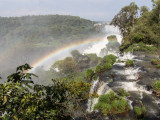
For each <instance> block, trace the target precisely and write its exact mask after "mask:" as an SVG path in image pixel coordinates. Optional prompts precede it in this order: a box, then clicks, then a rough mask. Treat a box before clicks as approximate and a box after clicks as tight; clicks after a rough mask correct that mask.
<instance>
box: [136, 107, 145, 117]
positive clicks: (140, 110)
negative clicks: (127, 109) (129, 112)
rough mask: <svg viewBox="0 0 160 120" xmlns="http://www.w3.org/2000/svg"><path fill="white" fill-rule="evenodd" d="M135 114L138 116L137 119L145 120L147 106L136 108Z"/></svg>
mask: <svg viewBox="0 0 160 120" xmlns="http://www.w3.org/2000/svg"><path fill="white" fill-rule="evenodd" d="M134 112H135V114H136V118H137V119H143V118H144V115H145V113H146V108H145V106H142V107H139V106H135V107H134Z"/></svg>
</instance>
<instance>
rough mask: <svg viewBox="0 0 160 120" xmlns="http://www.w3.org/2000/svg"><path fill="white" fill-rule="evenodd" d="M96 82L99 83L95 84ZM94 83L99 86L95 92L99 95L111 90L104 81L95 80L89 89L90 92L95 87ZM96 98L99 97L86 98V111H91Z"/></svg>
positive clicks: (96, 101)
mask: <svg viewBox="0 0 160 120" xmlns="http://www.w3.org/2000/svg"><path fill="white" fill-rule="evenodd" d="M98 82H99V85H98V84H97V83H98ZM96 85H98V86H99V88H98V90H97V92H96V94H98V95H99V96H101V95H103V94H107V93H108V92H110V91H111V89H110V88H109V87H108V85H107V83H105V82H103V81H101V82H100V81H99V80H97V81H96V84H95V85H93V86H92V88H91V90H90V92H91V94H92V93H93V91H94V88H95V87H96ZM98 100H99V98H90V99H89V100H88V108H87V111H88V112H92V111H93V109H94V105H95V104H97V103H98Z"/></svg>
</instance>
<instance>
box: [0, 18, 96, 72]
mask: <svg viewBox="0 0 160 120" xmlns="http://www.w3.org/2000/svg"><path fill="white" fill-rule="evenodd" d="M95 23H96V22H93V21H90V20H86V19H82V18H80V17H75V16H65V15H45V16H42V15H41V16H24V17H9V18H7V17H0V54H1V56H0V63H1V66H0V67H1V68H3V69H5V67H6V66H5V64H9V63H11V64H10V65H8V66H10V68H14V67H16V66H17V65H21V64H24V63H30V64H31V63H33V62H34V61H36V60H37V59H39V58H41V57H42V56H44V55H45V54H46V53H48V51H53V50H55V49H56V48H59V47H60V46H63V45H65V44H68V43H71V42H75V41H80V40H83V39H86V38H88V37H91V36H93V35H95V33H96V34H99V33H98V31H96V29H95V27H94V24H95ZM13 58H14V59H13Z"/></svg>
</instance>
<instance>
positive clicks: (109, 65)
mask: <svg viewBox="0 0 160 120" xmlns="http://www.w3.org/2000/svg"><path fill="white" fill-rule="evenodd" d="M103 67H104V69H105V70H110V69H112V64H111V63H105V64H104V65H103Z"/></svg>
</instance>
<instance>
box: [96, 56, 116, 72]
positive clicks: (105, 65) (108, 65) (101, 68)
mask: <svg viewBox="0 0 160 120" xmlns="http://www.w3.org/2000/svg"><path fill="white" fill-rule="evenodd" d="M116 58H117V57H116V56H114V55H106V56H104V57H103V58H102V60H101V62H100V64H99V65H97V66H96V69H95V73H98V74H99V73H102V72H105V71H107V70H110V69H112V65H113V64H114V63H115V62H116Z"/></svg>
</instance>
